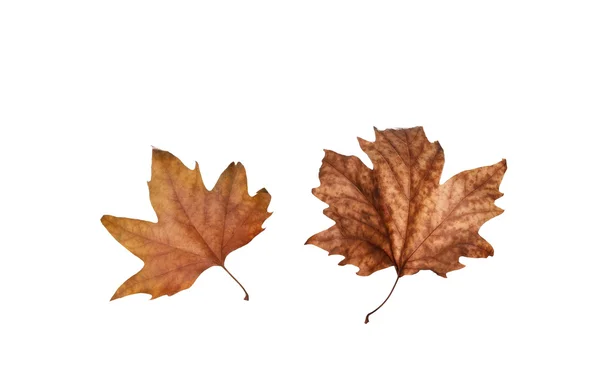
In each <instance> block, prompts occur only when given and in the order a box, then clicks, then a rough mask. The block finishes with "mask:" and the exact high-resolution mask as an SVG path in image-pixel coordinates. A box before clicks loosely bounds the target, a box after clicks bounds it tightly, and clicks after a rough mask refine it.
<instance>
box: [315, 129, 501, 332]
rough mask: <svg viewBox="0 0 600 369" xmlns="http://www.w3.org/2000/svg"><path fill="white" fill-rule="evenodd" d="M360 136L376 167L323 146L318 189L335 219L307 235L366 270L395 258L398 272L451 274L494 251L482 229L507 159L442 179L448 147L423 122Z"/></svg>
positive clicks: (494, 213) (493, 207)
mask: <svg viewBox="0 0 600 369" xmlns="http://www.w3.org/2000/svg"><path fill="white" fill-rule="evenodd" d="M359 143H360V146H361V148H362V149H363V151H365V152H366V153H367V155H368V156H369V158H370V159H371V161H372V162H373V169H372V170H371V169H369V168H368V167H366V166H365V165H364V164H363V163H362V162H361V161H360V159H358V158H357V157H355V156H344V155H340V154H337V153H335V152H331V151H325V158H324V159H323V164H322V166H321V170H320V172H319V178H320V180H321V185H320V186H319V187H317V188H315V189H314V190H313V193H314V194H315V196H316V197H318V198H319V199H320V200H322V201H324V202H326V203H327V204H328V205H329V207H328V208H327V209H325V210H324V213H325V215H327V216H328V217H330V218H331V219H333V220H334V221H335V222H336V224H335V225H334V226H332V227H331V228H329V229H327V230H325V231H323V232H320V233H317V234H316V235H314V236H312V237H311V238H309V240H308V241H307V243H309V244H313V245H316V246H319V247H321V248H323V249H325V250H327V251H329V253H330V254H339V255H343V256H344V257H345V258H344V259H343V260H342V261H341V262H340V265H345V264H352V265H356V266H357V267H358V268H359V271H358V274H359V275H365V276H366V275H369V274H371V273H373V272H375V271H378V270H381V269H384V268H387V267H390V266H393V267H394V268H395V269H396V272H397V276H398V278H400V277H402V276H404V275H410V274H415V273H417V272H419V271H420V270H432V271H433V272H435V273H437V274H438V275H440V276H443V277H445V276H446V273H448V272H450V271H453V270H457V269H460V268H463V267H464V265H462V264H461V263H460V262H459V261H458V260H459V258H460V257H461V256H466V257H474V258H484V257H488V256H491V255H493V253H494V250H493V248H492V246H491V245H490V244H489V243H488V242H487V241H486V240H485V239H483V238H482V237H481V236H480V235H479V233H478V232H479V228H480V227H481V226H482V225H483V223H485V222H486V221H487V220H489V219H491V218H493V217H495V216H497V215H499V214H501V213H502V211H503V210H502V209H500V208H498V207H497V206H496V205H495V204H494V201H495V200H496V199H498V198H499V197H501V196H502V193H501V192H500V191H499V190H498V189H499V186H500V182H501V181H502V177H503V176H504V172H505V171H506V160H502V161H500V162H498V163H496V164H494V165H491V166H487V167H482V168H477V169H473V170H468V171H464V172H462V173H459V174H457V175H455V176H453V177H452V178H450V179H449V180H448V181H447V182H445V183H444V184H440V177H441V174H442V169H443V166H444V151H443V150H442V147H441V146H440V144H439V143H438V142H434V143H431V142H429V140H428V139H427V137H426V136H425V133H424V131H423V128H422V127H415V128H410V129H387V130H384V131H379V130H377V129H375V142H369V141H365V140H362V139H359ZM397 281H398V279H396V282H397ZM394 287H395V284H394ZM392 291H393V289H392ZM390 294H391V293H390ZM388 298H389V296H388ZM386 301H387V299H386ZM384 303H385V301H384ZM382 305H383V304H382ZM380 307H381V306H380ZM377 309H379V308H377ZM377 309H375V311H376V310H377ZM369 315H370V314H369ZM367 322H368V316H367Z"/></svg>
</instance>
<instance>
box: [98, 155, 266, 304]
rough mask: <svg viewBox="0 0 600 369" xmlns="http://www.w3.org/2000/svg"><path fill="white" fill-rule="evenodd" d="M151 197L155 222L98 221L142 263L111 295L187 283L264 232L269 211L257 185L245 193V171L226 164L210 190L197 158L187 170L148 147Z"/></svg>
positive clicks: (158, 291)
mask: <svg viewBox="0 0 600 369" xmlns="http://www.w3.org/2000/svg"><path fill="white" fill-rule="evenodd" d="M148 187H149V190H150V202H151V203H152V207H153V208H154V211H155V212H156V215H157V217H158V223H152V222H147V221H143V220H137V219H128V218H117V217H113V216H110V215H105V216H103V217H102V224H103V225H104V226H105V227H106V229H107V230H108V231H109V232H110V233H111V234H112V235H113V237H114V238H115V239H116V240H117V241H119V242H120V243H121V244H122V245H123V246H125V248H127V249H128V250H129V251H131V252H132V253H133V254H134V255H136V256H137V257H139V258H140V259H142V260H143V261H144V267H143V268H142V270H140V271H139V272H138V273H137V274H135V275H134V276H132V277H131V278H129V279H128V280H127V281H125V283H123V284H122V285H121V287H119V289H118V290H117V291H116V292H115V294H114V296H113V297H112V299H111V300H114V299H117V298H120V297H123V296H127V295H131V294H134V293H148V294H150V295H152V298H153V299H154V298H157V297H159V296H162V295H169V296H170V295H173V294H175V293H177V292H179V291H182V290H185V289H187V288H189V287H190V286H191V285H192V284H193V283H194V281H195V280H196V279H197V278H198V276H199V275H200V274H201V273H202V272H203V271H205V270H206V269H208V268H210V267H211V266H217V265H218V266H220V267H222V268H223V269H225V271H226V272H227V273H228V274H229V275H230V276H231V278H233V279H234V280H235V281H236V282H237V283H238V284H239V285H240V287H242V289H243V290H244V293H246V297H245V300H248V293H247V292H246V289H245V288H244V287H243V286H242V285H241V283H240V282H239V281H238V280H237V279H236V278H235V277H234V276H233V275H232V274H231V273H230V272H229V271H228V270H227V268H225V264H224V263H225V258H226V257H227V255H229V253H230V252H232V251H234V250H236V249H238V248H240V247H242V246H244V245H246V244H247V243H248V242H250V241H251V240H252V239H253V238H254V237H255V236H256V235H258V234H259V233H260V232H262V231H263V228H262V223H263V222H264V221H265V220H266V219H267V218H268V217H269V216H270V215H271V213H269V212H267V207H268V206H269V202H270V201H271V195H269V193H268V192H267V190H265V189H262V190H260V191H258V193H257V194H256V195H255V196H253V197H250V196H249V195H248V185H247V181H246V171H245V169H244V166H243V165H242V164H241V163H238V164H234V163H231V164H230V165H229V166H228V167H227V169H225V171H224V172H223V173H222V174H221V176H220V177H219V180H218V181H217V183H216V185H215V186H214V188H213V189H212V190H211V191H208V190H207V189H206V187H204V183H203V181H202V177H201V176H200V170H199V169H198V163H196V167H195V168H194V170H190V169H188V168H187V167H186V166H185V165H183V163H181V161H179V159H177V158H176V157H175V156H173V155H172V154H171V153H169V152H166V151H161V150H157V149H154V150H153V151H152V178H151V180H150V182H148Z"/></svg>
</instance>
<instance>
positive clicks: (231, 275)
mask: <svg viewBox="0 0 600 369" xmlns="http://www.w3.org/2000/svg"><path fill="white" fill-rule="evenodd" d="M223 269H225V271H226V272H227V274H229V276H230V277H231V278H233V280H234V281H236V283H237V284H239V285H240V287H242V289H243V290H244V293H245V294H246V296H245V297H244V300H246V301H248V300H249V299H250V297H249V296H248V292H247V291H246V289H245V288H244V286H242V284H241V283H240V281H238V280H237V279H236V278H235V277H234V276H233V274H231V273H230V272H229V270H227V268H225V266H224V265H223Z"/></svg>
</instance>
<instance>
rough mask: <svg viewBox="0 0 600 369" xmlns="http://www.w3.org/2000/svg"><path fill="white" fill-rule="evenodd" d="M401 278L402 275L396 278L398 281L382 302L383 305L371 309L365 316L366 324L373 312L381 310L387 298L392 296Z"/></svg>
mask: <svg viewBox="0 0 600 369" xmlns="http://www.w3.org/2000/svg"><path fill="white" fill-rule="evenodd" d="M399 279H400V275H398V277H397V278H396V282H394V286H393V287H392V290H391V291H390V294H389V295H388V296H387V297H386V298H385V300H383V302H382V303H381V305H379V306H378V307H377V309H375V310H373V311H371V312H370V313H369V314H367V316H366V317H365V324H367V323H369V316H371V314H373V313H375V312H376V311H377V310H379V309H380V308H381V307H382V306H383V305H384V304H385V303H386V302H387V300H388V299H389V298H390V296H392V293H393V292H394V288H396V285H397V284H398V280H399Z"/></svg>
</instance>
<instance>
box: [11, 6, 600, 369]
mask: <svg viewBox="0 0 600 369" xmlns="http://www.w3.org/2000/svg"><path fill="white" fill-rule="evenodd" d="M599 18H600V9H599V5H598V3H597V2H596V1H587V2H585V1H523V0H518V1H502V2H500V1H498V2H491V1H439V2H436V1H412V2H406V1H404V2H400V1H390V2H383V1H339V2H333V1H325V0H319V1H295V2H294V1H240V2H233V1H211V2H207V1H189V2H166V1H165V2H158V1H122V0H120V1H98V2H90V1H85V2H84V1H71V2H67V1H40V2H30V1H4V2H2V3H1V5H0V56H1V57H0V124H1V127H2V128H1V130H0V158H1V159H0V165H1V169H2V180H1V181H0V191H1V192H0V193H1V196H2V197H1V203H0V221H1V223H0V224H1V228H0V232H1V236H2V238H1V241H0V242H1V243H0V247H1V248H2V249H1V251H2V252H1V254H0V255H1V256H0V291H1V295H0V296H1V297H0V299H1V301H0V339H1V341H2V342H1V346H0V352H1V354H0V367H3V368H48V367H54V366H56V367H64V368H109V367H110V368H113V367H115V368H140V367H145V368H159V367H160V368H167V367H168V368H226V367H228V368H240V367H253V368H254V367H256V368H288V367H289V368H307V367H315V368H366V367H369V368H382V367H384V366H385V367H387V368H390V367H402V368H421V367H422V368H437V367H444V368H455V367H461V368H512V367H523V368H529V367H547V366H548V365H553V366H556V367H576V368H598V367H599V366H600V358H599V354H598V351H597V349H598V346H599V342H600V337H599V333H598V332H599V329H600V323H599V318H598V313H599V312H600V304H599V303H598V301H597V297H598V271H597V268H598V262H599V257H600V244H599V241H598V236H597V229H598V220H599V217H598V210H597V209H598V206H599V205H600V204H599V200H598V180H597V171H598V159H599V155H598V151H597V147H596V145H598V141H597V138H596V137H597V134H596V130H597V128H595V127H596V126H597V125H598V123H600V112H599V102H600V72H599V71H600V67H599V66H600V52H599V41H600V37H599V36H600V22H599V21H598V19H599ZM415 125H423V126H424V127H425V131H426V133H427V135H428V137H429V138H430V140H432V141H433V140H439V141H440V142H441V144H442V146H443V147H444V149H445V153H446V166H445V168H444V175H443V178H442V179H443V180H446V179H447V178H449V177H450V176H451V175H452V174H455V173H457V172H459V171H462V170H465V169H470V168H474V167H478V166H482V165H489V164H493V163H495V162H497V161H499V160H500V159H502V158H503V157H504V158H506V159H507V161H508V171H507V173H506V176H505V180H504V182H503V184H502V186H501V190H502V191H503V192H504V193H505V194H506V195H505V196H504V197H503V198H502V199H500V200H498V201H497V203H498V205H499V206H501V207H502V208H504V209H506V211H505V213H504V214H502V215H501V216H499V217H497V218H495V219H492V220H491V221H489V222H488V223H487V224H486V225H484V226H483V227H482V229H481V234H482V235H483V236H484V237H485V238H486V239H487V240H488V241H489V242H490V243H491V244H492V245H493V246H494V247H495V250H496V255H495V256H494V257H493V258H488V259H467V260H465V259H464V258H463V259H462V260H461V261H462V262H463V263H465V264H467V267H466V268H464V269H462V270H459V271H456V272H452V273H450V274H449V275H448V278H447V279H443V278H440V277H438V276H436V275H434V274H433V273H431V272H421V273H419V274H417V275H414V276H409V277H406V278H402V279H401V280H400V281H399V283H398V286H397V289H396V291H395V293H394V295H393V296H392V298H391V299H390V300H389V301H388V303H387V304H386V305H385V306H384V307H383V308H382V309H381V310H380V311H379V312H377V313H376V314H375V315H373V316H372V319H371V323H370V324H368V325H365V324H363V319H364V315H365V314H366V313H367V312H369V311H370V310H372V309H373V308H375V307H376V306H377V305H378V304H379V303H380V302H381V301H382V300H383V299H384V298H385V296H386V295H387V293H388V291H389V289H390V288H391V286H392V284H393V282H394V277H395V276H394V271H393V270H392V269H387V270H384V271H380V272H377V273H375V274H373V275H372V276H369V277H359V276H357V275H356V274H355V272H356V270H357V269H356V268H355V267H353V266H345V267H340V266H337V262H338V261H339V260H340V259H341V257H340V256H329V257H328V256H327V253H326V252H325V251H323V250H321V249H319V248H317V247H314V246H309V245H307V246H305V245H303V244H304V242H305V241H306V239H307V238H308V237H309V236H311V235H312V234H314V233H316V232H319V231H321V230H323V229H325V228H327V227H329V226H330V225H332V224H333V222H332V221H331V220H329V219H328V218H326V217H325V216H324V215H323V214H322V213H321V211H322V209H324V208H325V206H326V205H325V204H324V203H322V202H320V201H319V200H317V199H316V198H315V197H314V196H313V195H312V194H311V192H310V190H311V188H312V187H315V186H317V185H318V183H319V181H318V176H317V174H318V170H319V167H320V164H321V159H322V156H323V151H322V149H324V148H328V149H332V150H335V151H337V152H339V153H342V154H348V155H350V154H355V155H359V157H361V158H363V159H364V160H368V159H366V155H365V154H364V153H362V152H361V151H360V148H359V147H358V143H357V141H356V137H357V136H360V137H363V138H366V139H369V140H372V139H373V138H374V134H373V131H372V126H377V127H378V128H382V129H383V128H391V127H411V126H415ZM151 145H153V146H156V147H159V148H162V149H165V150H169V151H171V152H173V153H174V154H175V155H177V156H178V157H179V158H181V159H182V160H183V162H184V163H185V164H186V165H188V166H192V165H193V163H194V161H196V160H197V161H198V162H199V164H200V168H201V171H202V173H203V176H204V178H205V180H206V182H207V184H208V185H209V186H212V184H214V182H215V181H216V178H217V177H218V175H219V174H220V173H221V171H222V170H223V169H224V168H225V167H226V166H227V165H228V163H229V162H231V161H242V162H243V164H244V165H245V166H246V169H247V172H248V176H249V185H250V190H251V194H254V192H255V191H257V190H258V189H260V188H262V187H266V188H267V189H268V190H269V192H270V193H271V194H272V196H273V200H272V203H271V206H270V210H271V211H273V212H274V215H273V216H272V217H271V218H270V219H269V220H267V222H266V223H265V226H266V228H267V229H266V231H265V232H263V233H262V234H261V235H259V236H258V237H257V238H255V239H254V240H253V241H252V242H251V243H250V244H249V245H248V246H246V247H243V248H242V249H240V250H238V251H235V252H234V253H232V254H231V255H230V256H229V258H228V259H227V266H228V268H229V269H230V270H231V271H232V273H233V274H234V275H236V276H237V277H238V279H240V281H241V282H242V283H243V284H244V285H245V287H246V288H247V289H248V291H249V293H250V301H249V302H246V301H243V300H242V297H243V293H242V291H241V290H240V289H239V287H238V286H237V285H236V284H235V283H234V282H233V281H232V280H231V279H230V278H229V277H228V276H227V275H226V273H225V272H224V271H223V270H219V269H217V268H211V269H210V270H208V271H207V272H205V273H204V274H202V275H201V276H200V277H199V278H198V280H197V282H196V283H195V284H194V285H193V286H192V287H191V288H190V289H188V290H186V291H184V292H181V293H178V294H176V295H174V296H172V297H161V298H159V299H157V300H154V301H148V298H149V297H148V296H147V295H135V296H129V297H126V298H123V299H119V300H117V301H113V302H109V299H110V297H111V296H112V294H113V293H114V291H115V290H116V288H117V287H118V286H119V285H120V284H121V283H122V282H123V281H125V280H126V279H127V278H128V277H129V276H131V275H132V274H133V273H135V272H136V271H137V270H139V269H140V268H141V266H142V262H141V261H140V260H138V259H137V258H136V257H135V256H133V255H132V254H130V253H129V252H128V251H127V250H126V249H125V248H123V247H122V246H121V245H119V244H118V243H117V242H116V241H115V240H114V239H113V238H112V237H111V236H110V235H109V233H108V232H107V231H106V230H105V229H104V228H103V227H102V225H101V223H100V217H101V216H102V215H103V214H111V215H116V216H126V217H132V218H139V219H145V220H156V217H155V215H154V213H153V211H152V209H151V206H150V203H149V201H148V193H147V186H146V181H147V180H149V178H150V159H151ZM367 163H368V161H367ZM369 165H370V164H369Z"/></svg>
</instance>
